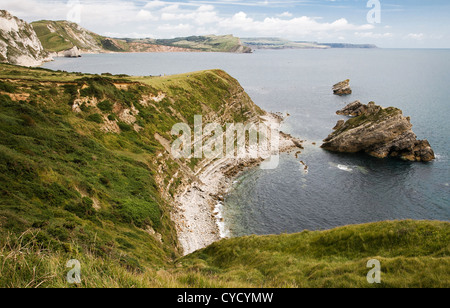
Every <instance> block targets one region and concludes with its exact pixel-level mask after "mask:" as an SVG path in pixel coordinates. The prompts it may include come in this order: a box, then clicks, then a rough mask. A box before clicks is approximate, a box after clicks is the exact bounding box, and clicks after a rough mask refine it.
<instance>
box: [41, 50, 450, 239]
mask: <svg viewBox="0 0 450 308" xmlns="http://www.w3.org/2000/svg"><path fill="white" fill-rule="evenodd" d="M44 67H46V68H51V69H56V70H66V71H72V72H85V73H105V72H109V73H113V74H128V75H161V74H176V73H186V72H191V71H198V70H203V69H213V68H220V69H223V70H225V71H227V72H228V73H229V74H231V75H232V76H233V77H235V78H236V79H238V80H239V81H240V83H241V84H242V86H243V87H244V88H245V90H246V91H247V93H248V94H249V95H250V96H251V97H252V99H253V101H254V102H255V103H256V104H258V105H259V106H261V107H262V108H263V109H265V110H267V111H273V112H288V113H289V114H290V115H291V116H290V117H289V118H288V119H287V120H286V122H285V124H284V126H283V130H284V131H285V132H287V133H291V134H293V135H294V136H297V137H299V138H302V139H305V140H307V143H306V148H305V150H304V152H303V154H302V155H301V156H300V157H299V158H298V159H296V158H295V157H294V156H293V155H292V154H291V155H288V154H283V155H282V160H281V163H280V166H279V168H278V169H275V170H260V169H254V170H250V171H248V172H246V173H244V174H242V175H241V176H240V177H239V178H238V179H237V181H236V182H235V184H234V186H233V188H232V190H231V191H230V194H229V195H228V197H227V198H226V201H225V204H224V216H225V223H226V225H227V227H228V229H229V230H230V231H231V233H232V235H234V236H241V235H248V234H279V233H284V232H288V233H293V232H299V231H302V230H305V229H308V230H321V229H329V228H333V227H337V226H342V225H348V224H358V223H366V222H374V221H381V220H393V219H407V218H409V219H431V220H445V221H450V164H449V162H450V159H449V155H450V143H449V141H450V119H449V116H450V50H389V49H387V50H384V49H379V50H378V49H374V50H371V49H369V50H360V49H331V50H285V51H257V52H255V53H254V54H225V53H150V54H104V55H85V56H83V57H82V58H80V59H57V60H56V61H54V62H51V63H47V64H46V65H45V66H44ZM347 78H350V79H351V86H352V88H353V95H351V96H350V97H345V98H340V97H337V96H334V95H332V91H331V86H332V85H333V84H334V83H336V82H338V81H341V80H344V79H347ZM356 99H359V100H361V101H362V102H364V103H367V102H369V101H375V102H376V103H377V104H379V105H382V106H385V107H389V106H394V107H398V108H401V109H402V110H403V112H404V114H405V115H407V116H411V118H412V123H413V125H414V128H413V130H414V132H415V133H416V134H417V135H418V136H419V138H421V139H428V140H429V141H430V143H431V145H432V146H433V148H434V150H435V152H436V154H437V160H436V161H434V162H432V163H429V164H422V163H406V162H401V161H397V160H392V159H386V160H379V159H374V158H371V157H368V156H365V155H343V154H332V153H329V152H326V151H323V150H321V149H320V148H319V145H320V144H321V140H323V139H324V138H326V137H327V136H328V135H329V134H330V133H331V132H332V128H333V127H334V125H335V124H336V122H337V121H338V120H339V119H342V118H343V117H340V116H337V115H336V114H335V112H336V110H338V109H341V108H342V107H343V106H345V104H346V103H350V102H352V101H354V100H356ZM313 142H316V143H317V146H314V145H313V144H312V143H313ZM301 160H302V161H304V162H305V163H306V164H307V165H308V166H309V172H308V173H307V174H306V173H305V172H304V170H303V166H302V165H301V164H300V161H301Z"/></svg>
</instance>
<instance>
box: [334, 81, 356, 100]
mask: <svg viewBox="0 0 450 308" xmlns="http://www.w3.org/2000/svg"><path fill="white" fill-rule="evenodd" d="M333 92H334V95H339V96H344V95H350V94H352V89H351V88H350V79H347V80H344V81H341V82H339V83H337V84H335V85H334V86H333Z"/></svg>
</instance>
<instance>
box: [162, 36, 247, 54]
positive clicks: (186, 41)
mask: <svg viewBox="0 0 450 308" xmlns="http://www.w3.org/2000/svg"><path fill="white" fill-rule="evenodd" d="M155 43H156V44H159V45H165V46H176V47H182V48H190V49H195V50H201V51H211V52H242V53H249V52H251V49H250V48H249V47H245V46H243V45H242V44H241V41H240V39H239V38H237V37H234V36H233V35H223V36H216V35H206V36H190V37H181V38H175V39H160V40H155Z"/></svg>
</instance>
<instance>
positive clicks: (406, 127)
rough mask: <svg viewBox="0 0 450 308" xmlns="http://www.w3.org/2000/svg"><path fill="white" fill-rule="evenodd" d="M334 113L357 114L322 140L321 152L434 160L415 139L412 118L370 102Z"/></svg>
mask: <svg viewBox="0 0 450 308" xmlns="http://www.w3.org/2000/svg"><path fill="white" fill-rule="evenodd" d="M337 114H342V115H356V116H354V117H352V118H351V119H349V120H348V121H346V122H345V123H343V122H342V120H341V121H339V122H338V124H337V125H336V127H335V129H336V130H335V131H334V132H333V133H332V134H331V135H330V136H328V138H327V139H325V140H324V143H323V145H322V148H323V149H326V150H329V151H332V152H339V153H358V152H365V153H367V154H369V155H371V156H374V157H378V158H386V157H397V158H400V159H402V160H405V161H413V162H429V161H432V160H434V159H435V155H434V151H433V149H432V148H431V146H430V143H429V142H428V141H427V140H417V136H416V135H415V134H414V132H413V131H412V124H411V122H410V121H411V119H410V118H409V117H405V116H403V112H402V111H401V110H400V109H398V108H394V107H389V108H383V107H381V106H378V105H376V104H375V103H374V102H370V103H369V104H367V105H364V104H361V103H360V102H359V101H357V102H354V103H351V104H349V105H348V106H347V107H345V108H344V109H342V110H339V111H338V112H337Z"/></svg>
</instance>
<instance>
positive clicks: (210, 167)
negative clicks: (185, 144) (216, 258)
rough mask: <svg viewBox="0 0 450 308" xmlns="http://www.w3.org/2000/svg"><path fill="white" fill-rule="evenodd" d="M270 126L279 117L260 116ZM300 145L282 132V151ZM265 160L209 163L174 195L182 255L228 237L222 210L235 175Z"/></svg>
mask: <svg viewBox="0 0 450 308" xmlns="http://www.w3.org/2000/svg"><path fill="white" fill-rule="evenodd" d="M261 118H262V120H263V121H264V122H265V123H266V124H267V125H269V124H270V123H277V124H279V123H280V121H282V120H281V118H280V116H278V115H274V114H268V115H266V116H264V117H261ZM299 146H301V140H298V139H296V138H294V137H292V136H290V135H287V134H284V133H280V152H287V151H289V150H292V149H295V148H298V147H299ZM262 162H263V159H251V158H248V159H229V158H221V159H218V160H215V161H211V162H206V163H205V165H204V166H203V167H202V168H201V169H200V171H198V172H197V174H196V177H197V180H193V181H192V182H191V183H190V185H188V186H186V187H183V188H182V189H181V190H180V191H179V192H178V193H177V194H176V195H175V196H174V200H175V205H176V206H175V210H174V211H173V213H172V220H173V221H174V223H175V225H176V228H177V233H178V240H179V243H180V245H181V247H182V250H183V254H184V255H187V254H190V253H192V252H194V251H197V250H199V249H202V248H205V247H207V246H209V245H211V244H212V243H214V242H216V241H219V240H221V239H222V238H224V237H226V236H227V232H226V230H225V229H224V226H223V217H222V213H221V210H220V207H221V204H222V202H223V201H224V198H225V195H226V194H227V193H228V191H229V189H230V188H231V186H232V184H233V180H234V178H235V177H236V176H237V175H238V174H239V173H241V172H242V171H244V170H247V169H249V168H254V167H257V166H259V165H260V164H261V163H262Z"/></svg>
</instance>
